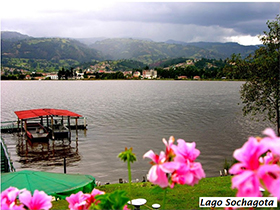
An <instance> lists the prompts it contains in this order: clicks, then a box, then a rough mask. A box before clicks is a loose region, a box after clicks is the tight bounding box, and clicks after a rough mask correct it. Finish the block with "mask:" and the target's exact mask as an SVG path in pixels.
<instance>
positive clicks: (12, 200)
mask: <svg viewBox="0 0 280 210" xmlns="http://www.w3.org/2000/svg"><path fill="white" fill-rule="evenodd" d="M21 192H22V190H19V189H17V188H15V187H9V188H8V189H6V190H4V191H3V192H2V193H1V209H24V208H23V205H22V204H20V205H17V197H18V195H19V194H20V193H21Z"/></svg>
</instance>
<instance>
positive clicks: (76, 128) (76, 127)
mask: <svg viewBox="0 0 280 210" xmlns="http://www.w3.org/2000/svg"><path fill="white" fill-rule="evenodd" d="M76 137H78V118H77V117H76Z"/></svg>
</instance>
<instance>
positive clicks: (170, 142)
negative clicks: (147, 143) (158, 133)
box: [162, 136, 175, 158]
mask: <svg viewBox="0 0 280 210" xmlns="http://www.w3.org/2000/svg"><path fill="white" fill-rule="evenodd" d="M174 141H175V139H174V137H173V136H170V138H169V140H168V142H167V141H166V139H165V138H163V139H162V142H163V143H164V145H165V147H166V149H165V155H166V156H167V157H170V158H172V156H174V153H173V150H172V145H173V143H174Z"/></svg>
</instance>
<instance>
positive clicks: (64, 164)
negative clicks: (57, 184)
mask: <svg viewBox="0 0 280 210" xmlns="http://www.w3.org/2000/svg"><path fill="white" fill-rule="evenodd" d="M63 166H64V173H65V174H66V158H65V157H64V161H63Z"/></svg>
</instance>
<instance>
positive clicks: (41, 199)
mask: <svg viewBox="0 0 280 210" xmlns="http://www.w3.org/2000/svg"><path fill="white" fill-rule="evenodd" d="M19 200H20V202H21V203H23V204H24V205H25V206H27V207H28V208H29V209H32V210H33V209H34V210H37V209H38V210H40V209H50V208H51V207H52V203H51V201H52V196H48V195H47V194H46V193H45V192H43V191H38V190H35V191H34V194H33V197H32V196H31V193H30V192H29V191H24V192H23V193H21V194H20V195H19Z"/></svg>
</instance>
